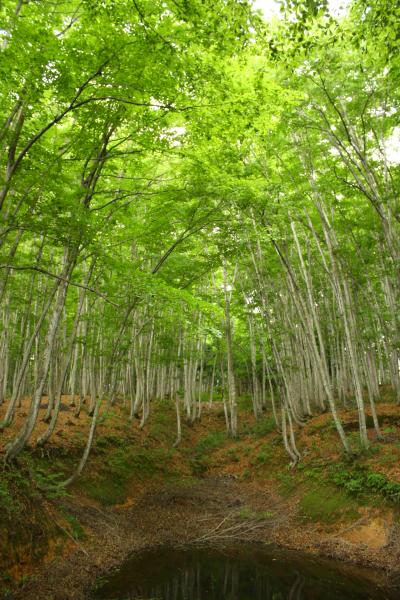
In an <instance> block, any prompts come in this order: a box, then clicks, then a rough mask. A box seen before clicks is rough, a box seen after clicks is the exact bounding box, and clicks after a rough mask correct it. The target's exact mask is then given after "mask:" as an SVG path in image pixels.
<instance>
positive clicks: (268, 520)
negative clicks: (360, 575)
mask: <svg viewBox="0 0 400 600" xmlns="http://www.w3.org/2000/svg"><path fill="white" fill-rule="evenodd" d="M70 509H71V511H73V512H74V514H75V515H77V516H78V517H79V521H80V523H81V524H82V525H83V526H84V528H85V530H86V532H87V539H86V540H85V541H84V542H82V541H80V542H75V547H74V548H73V547H72V546H71V544H69V545H68V546H69V547H68V550H67V552H66V556H65V557H64V558H63V559H60V558H57V559H53V560H52V561H51V562H48V564H47V565H46V568H45V569H42V572H40V573H39V574H38V575H37V577H36V578H34V579H32V580H31V581H30V582H28V583H27V584H26V585H25V586H24V587H23V589H21V590H20V591H19V592H16V593H14V594H13V595H12V596H11V597H12V598H14V599H15V600H19V599H21V600H22V598H23V599H24V600H38V598H46V599H47V600H83V599H87V598H89V597H90V590H91V588H93V586H94V585H95V582H96V579H97V578H98V577H99V576H100V575H102V574H104V573H105V572H107V571H109V570H110V569H112V568H113V567H115V566H117V565H119V564H120V563H121V562H122V561H123V560H124V559H125V558H126V557H127V556H128V555H129V554H131V553H132V552H134V551H139V550H143V549H146V548H149V547H154V546H157V545H161V544H173V545H178V544H187V543H202V542H205V541H208V542H213V543H214V542H224V541H228V540H229V541H232V539H233V540H236V541H239V540H243V541H249V540H252V541H257V542H262V543H267V544H268V543H276V544H278V545H280V546H283V547H286V548H291V549H297V550H302V551H306V552H309V553H313V554H318V555H322V556H326V557H330V558H335V559H340V560H346V561H347V562H352V563H354V564H360V565H362V566H364V567H365V566H367V565H368V566H370V567H373V568H376V569H383V570H384V571H385V572H386V573H389V574H392V575H393V574H395V573H396V572H397V568H398V564H399V558H400V545H399V539H400V538H399V532H398V531H397V528H396V527H395V526H393V523H390V521H384V520H382V519H381V518H380V517H377V518H375V519H372V520H369V521H367V522H366V521H365V519H367V517H365V518H364V520H363V521H362V522H360V523H355V524H354V525H353V526H352V527H351V528H349V529H344V531H343V533H341V532H340V531H339V532H338V533H337V534H335V535H332V534H324V533H323V531H322V530H321V528H320V527H314V528H310V527H309V526H299V524H298V523H297V522H296V518H295V517H296V503H295V502H293V500H291V501H283V500H282V499H281V498H280V497H278V496H276V495H274V494H273V493H272V492H270V491H268V490H265V489H261V488H260V487H259V486H257V485H254V484H251V483H248V484H243V483H239V482H237V481H235V479H233V478H232V477H229V476H228V477H219V478H206V479H203V480H199V481H197V482H193V481H190V482H189V483H185V481H183V482H182V483H181V484H180V485H177V484H174V485H171V486H166V487H162V488H157V487H155V488H153V489H148V490H146V491H145V492H143V493H142V494H141V495H140V496H139V497H137V498H136V500H135V501H134V502H132V501H131V502H128V503H127V504H126V505H124V506H120V507H113V508H110V507H108V508H106V509H104V508H99V507H96V506H93V505H90V504H88V503H85V502H81V503H77V502H76V501H74V502H73V503H72V504H71V506H70ZM260 515H261V516H260ZM370 576H371V578H372V579H374V580H375V581H376V580H380V581H382V579H383V578H384V573H383V572H382V573H381V574H379V572H375V571H373V570H371V571H370Z"/></svg>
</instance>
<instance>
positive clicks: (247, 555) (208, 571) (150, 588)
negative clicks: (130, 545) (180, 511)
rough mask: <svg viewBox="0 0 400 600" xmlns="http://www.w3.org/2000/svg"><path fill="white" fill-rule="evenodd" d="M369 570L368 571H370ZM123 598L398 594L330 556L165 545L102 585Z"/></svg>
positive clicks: (244, 599) (315, 599)
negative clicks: (328, 558)
mask: <svg viewBox="0 0 400 600" xmlns="http://www.w3.org/2000/svg"><path fill="white" fill-rule="evenodd" d="M364 575H365V573H364ZM95 597H96V598H102V599H110V600H111V599H119V600H128V599H129V600H138V599H139V598H140V599H146V600H149V599H151V600H378V599H379V600H395V599H398V598H399V597H400V594H399V590H397V591H396V590H391V589H384V588H382V587H379V586H378V585H376V584H374V583H371V581H369V580H367V579H365V578H364V577H363V573H362V572H360V571H359V570H358V571H355V570H354V569H348V568H346V567H343V566H338V565H336V564H332V563H331V562H327V561H320V560H311V559H309V558H305V557H304V556H299V555H297V554H293V553H288V552H282V551H277V550H274V551H272V550H265V549H263V548H260V547H259V546H249V545H246V546H234V547H231V548H228V549H227V548H224V549H223V550H222V549H218V548H207V549H205V548H196V549H193V548H191V549H186V550H184V549H179V550H177V549H172V548H162V549H159V550H158V551H157V552H154V551H153V552H146V553H145V554H142V555H141V556H140V557H137V558H134V559H131V560H130V561H128V562H127V563H126V564H125V565H124V566H123V568H122V569H121V570H120V571H119V572H118V573H114V574H113V575H112V576H110V578H109V579H108V580H107V582H106V583H105V584H104V585H103V586H102V588H101V589H99V590H98V592H97V594H96V596H95Z"/></svg>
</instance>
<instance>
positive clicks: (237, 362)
mask: <svg viewBox="0 0 400 600" xmlns="http://www.w3.org/2000/svg"><path fill="white" fill-rule="evenodd" d="M272 5H273V6H274V7H275V8H276V11H275V12H272V13H267V11H266V9H267V7H268V6H272ZM399 80H400V8H399V6H398V4H397V3H396V2H394V1H393V0H353V1H352V2H344V3H343V5H340V6H339V3H338V2H328V1H327V0H285V1H283V2H281V3H280V4H279V5H278V4H275V3H274V2H263V1H262V0H258V1H257V2H252V1H251V0H213V1H212V2H211V0H68V1H67V0H53V1H51V0H2V1H1V2H0V81H1V88H0V299H1V304H0V454H1V456H0V460H1V463H2V471H1V473H0V508H1V513H2V517H1V518H0V520H2V523H3V524H2V525H1V527H3V526H4V528H5V529H7V528H9V526H10V522H13V523H14V525H15V520H16V517H17V515H20V518H21V520H22V521H23V520H24V519H25V516H24V514H25V513H24V511H23V510H22V512H21V505H24V503H25V504H26V502H28V500H26V498H28V497H29V494H31V492H32V490H34V491H35V493H36V494H37V498H41V499H42V500H41V501H43V502H45V503H47V502H49V503H50V504H51V502H53V501H54V502H56V503H57V502H61V500H60V498H64V497H65V496H68V494H71V493H72V494H73V493H77V492H76V490H78V488H79V485H80V484H79V480H80V479H81V478H82V481H85V477H88V476H89V474H90V473H94V472H95V470H96V461H99V460H100V459H99V457H98V453H99V448H100V447H101V439H103V438H104V436H107V435H108V436H109V438H112V436H113V434H114V433H115V427H114V426H115V422H117V421H118V423H119V426H120V428H121V431H123V432H124V433H123V435H122V434H121V436H122V437H121V439H119V441H118V443H119V444H120V447H121V448H122V449H124V448H125V449H126V452H128V453H129V451H130V448H131V446H132V444H138V443H139V441H138V440H143V439H147V438H146V437H145V436H146V435H149V433H148V432H149V431H150V429H151V428H153V429H154V428H155V432H157V426H158V429H160V427H161V425H160V423H161V424H162V423H163V419H167V420H168V423H167V426H166V430H168V436H169V438H168V443H167V446H168V452H170V451H171V452H175V453H176V454H175V455H174V456H178V454H177V453H179V452H183V450H184V449H185V448H186V450H185V451H186V452H190V450H187V448H190V447H191V442H190V440H192V441H193V439H194V438H193V436H196V435H197V433H196V432H198V431H200V430H201V431H202V432H203V434H204V435H205V436H207V435H208V438H204V439H211V438H210V436H211V437H212V435H214V438H215V439H216V436H217V437H218V436H220V438H219V440H220V441H221V440H222V442H221V443H222V444H227V446H226V447H227V448H228V446H229V448H231V450H229V449H228V450H227V453H228V454H229V452H231V453H232V452H237V450H232V448H238V447H241V446H240V444H242V443H243V440H244V437H243V436H244V435H245V434H246V432H248V431H249V427H252V428H253V429H252V431H257V432H260V435H264V433H265V436H264V438H265V441H266V442H267V446H268V444H270V445H269V446H268V448H267V449H266V453H267V454H268V452H270V450H271V448H273V451H272V452H273V453H274V452H275V453H278V454H279V457H280V458H279V464H278V463H277V464H275V465H274V466H273V467H272V466H271V469H272V470H275V471H277V472H278V475H279V476H281V477H286V478H296V477H299V476H300V475H299V474H301V473H303V474H302V475H301V476H302V477H305V478H306V479H307V472H308V471H307V469H308V468H309V463H310V461H312V460H314V459H315V455H316V453H317V450H316V447H317V446H318V444H319V443H317V444H315V443H314V442H312V440H313V439H314V438H313V431H314V432H315V429H316V428H317V426H319V427H320V434H321V439H322V441H321V444H322V445H321V448H320V450H319V452H318V453H317V454H318V460H319V461H321V460H325V461H326V463H324V464H326V465H327V467H326V468H327V469H333V468H334V466H335V463H336V462H337V461H340V462H341V464H343V465H347V466H346V469H347V470H346V471H344V470H343V471H341V472H340V473H341V474H340V473H339V475H338V474H337V473H336V475H335V477H336V479H335V484H333V483H332V481H331V482H330V483H329V485H336V486H342V488H341V489H345V493H352V492H357V493H358V492H360V493H364V492H365V490H366V488H368V489H369V490H370V492H371V493H374V494H378V495H379V494H383V496H385V497H386V500H385V502H386V501H388V502H392V503H393V505H396V503H397V504H400V471H398V470H396V464H397V463H398V460H399V459H400V441H399V440H400V409H399V404H400V335H399V332H400V327H399V325H400V307H399V297H400V296H399V288H400V269H399V267H400V264H399V257H400V236H399V234H400V201H399V189H400V122H399V102H400V91H399V90H400V85H399V84H400V81H399ZM113 419H114V425H111V422H112V420H113ZM157 419H158V421H157ZM108 423H110V426H109V428H108ZM216 423H217V426H216ZM249 423H250V425H249ZM76 424H80V425H81V426H82V428H81V430H80V438H79V440H78V441H77V442H76V445H75V446H74V449H73V451H71V456H69V457H68V461H67V463H66V464H67V467H66V465H65V464H63V465H61V467H60V464H58V463H57V460H58V458H57V457H58V456H59V455H60V453H62V452H61V449H60V448H62V447H64V450H63V452H64V453H65V452H66V450H65V447H66V448H70V447H71V445H72V439H73V438H74V431H76V427H77V425H76ZM157 424H158V425H157ZM318 424H319V425H318ZM113 427H114V429H113ZM215 427H216V428H217V430H218V431H217V432H216V431H215ZM313 427H314V429H313ZM99 428H100V433H99ZM132 432H133V433H132ZM262 432H264V433H262ZM164 433H165V432H164ZM164 433H163V434H162V435H164ZM132 435H134V436H136V437H135V438H134V441H132V440H133V438H132V437H131V436H132ZM162 435H161V437H160V438H157V435H156V433H155V441H154V447H152V448H151V450H149V452H150V451H151V452H158V451H159V449H160V448H161V447H163V444H165V443H166V442H165V439H164V438H163V437H162ZM199 435H200V434H199ZM257 435H258V434H257ZM102 436H103V437H102ZM140 436H141V437H140ZM268 436H269V437H268ZM324 436H325V437H324ZM114 437H115V436H114ZM214 438H212V439H214ZM215 439H214V442H215ZM257 439H259V438H257ZM324 439H326V440H328V439H329V444H330V446H329V448H328V447H327V446H324ZM196 440H197V438H196ZM268 440H270V441H268ZM271 440H273V444H272V442H271ZM270 442H271V443H270ZM74 443H75V442H74ZM140 443H142V442H140ZM194 443H195V442H193V444H194ZM196 443H197V444H198V440H197V442H196ZM251 443H253V442H251V441H247V442H246V444H243V447H244V446H245V445H247V446H248V447H250V445H251ZM257 443H258V442H257ZM312 443H313V444H314V445H312ZM63 444H64V446H63ZM99 444H100V445H99ZM193 444H192V446H193ZM235 444H236V446H235ZM271 444H272V445H271ZM211 445H212V444H211ZM211 445H210V447H211ZM216 445H217V444H216V442H215V446H216ZM181 447H182V449H180V448H181ZM193 447H194V446H193ZM197 448H198V445H197ZM248 451H249V452H250V450H248ZM165 452H167V450H165ZM193 452H194V450H193ZM243 452H244V450H243ZM312 453H314V455H313V457H312V458H310V455H311V454H312ZM141 456H142V455H141ZM179 456H180V455H179ZM182 456H183V458H182V457H181V459H179V460H186V459H185V457H184V455H182ZM185 456H186V455H185ZM196 456H198V455H196ZM379 457H381V458H382V457H386V458H385V459H384V460H383V459H382V465H381V467H379V464H378V467H377V466H376V464H375V463H374V464H373V465H372V463H371V464H370V462H368V461H371V460H372V461H379ZM388 457H389V458H388ZM390 457H392V461H391V462H390ZM103 458H104V457H103ZM192 458H193V457H192ZM102 460H103V459H101V460H100V462H101V461H102ZM104 460H105V459H104ZM146 460H148V458H146V446H144V450H143V459H142V461H141V465H142V466H143V464H144V463H145V462H146ZM163 460H164V459H163V455H160V456H159V462H161V463H162V462H163ZM176 460H177V461H178V459H176ZM238 460H239V459H238ZM271 460H272V459H271ZM276 460H277V459H276ZM91 461H94V462H91ZM259 462H262V461H261V459H260V460H259ZM39 463H40V464H39ZM135 464H136V463H135ZM271 464H272V463H271ZM310 464H311V463H310ZM313 464H314V463H313ZM318 464H319V463H318ZM38 465H39V466H38ZM255 465H257V460H256V459H255V461H253V465H251V464H249V468H248V469H246V472H247V471H249V473H247V476H248V477H250V478H252V477H253V471H254V473H256V471H257V466H255ZM307 465H308V466H307ZM349 465H350V466H349ZM360 465H361V466H362V468H361V466H360ZM366 465H368V466H366ZM385 465H386V466H385ZM388 465H389V467H390V468H389V470H387V469H386V467H387V466H388ZM65 467H66V468H65ZM314 467H315V464H314ZM141 468H142V467H141ZM157 468H158V467H157ZM343 468H344V467H343ZM271 469H270V470H271ZM360 469H361V470H360ZM362 469H364V471H365V469H369V470H368V471H365V472H364V471H362ZM371 469H373V470H372V471H371ZM390 469H392V470H390ZM202 470H203V471H204V470H207V469H206V467H204V464H203V465H202ZM314 471H315V468H314ZM355 472H356V473H358V475H357V476H356V475H354V473H355ZM360 472H362V473H364V475H363V478H362V477H361V476H360V475H359V473H360ZM132 473H133V471H132ZM132 473H131V474H132ZM365 473H366V474H365ZM133 474H134V473H133ZM203 475H204V473H203ZM241 475H242V473H239V474H236V475H235V478H236V477H239V478H240V477H241ZM314 475H315V473H314ZM254 477H256V475H254ZM310 477H311V475H310ZM357 477H358V479H357ZM371 477H372V479H371ZM374 478H375V479H374ZM379 478H380V479H379ZM21 481H23V482H24V485H25V488H26V489H25V488H24V485H23V484H22V483H21ZM82 485H83V483H82ZM76 486H78V487H76ZM357 486H358V487H357ZM28 488H29V490H30V491H26V490H27V489H28ZM74 489H75V492H73V491H72V492H71V491H69V490H74ZM79 493H81V492H79ZM328 495H329V494H328ZM21 498H22V500H21ZM24 498H25V500H24ZM54 498H56V499H55V500H54ZM388 498H389V500H388ZM30 501H31V500H29V502H30ZM29 502H28V503H29ZM33 502H34V501H33ZM321 502H322V503H323V500H321ZM351 502H354V498H352V500H351ZM21 503H22V504H21ZM378 504H379V502H378ZM253 520H254V519H253ZM228 522H229V521H228ZM252 522H253V521H252ZM255 522H256V520H254V523H255ZM247 523H249V521H248V520H247ZM1 527H0V529H1ZM63 527H64V529H65V528H67V534H68V535H69V537H71V535H72V534H71V533H70V529H69V526H67V525H65V526H63ZM234 527H236V525H235V526H234ZM238 530H240V531H242V529H241V528H240V526H239V528H238ZM235 531H236V530H235ZM248 531H250V529H249V528H248V529H246V532H248ZM252 531H253V530H252ZM72 537H73V538H74V539H75V537H76V536H75V534H74V535H72ZM3 554H4V556H6V555H7V557H8V558H9V554H10V551H9V547H8V549H7V550H5V551H4V553H3ZM3 554H2V558H3V559H4V556H3ZM399 556H400V554H399ZM8 558H7V560H8ZM6 562H7V561H6ZM9 562H10V561H9ZM11 562H12V561H11ZM11 562H10V564H11ZM7 564H8V563H7ZM8 566H9V565H8ZM8 566H7V568H8ZM0 575H1V573H0ZM296 586H297V584H296ZM296 589H297V588H296ZM299 589H300V588H299ZM297 593H298V594H300V592H299V591H297ZM27 597H29V596H27ZM37 597H38V596H37V595H36V598H37ZM43 597H44V596H43ZM46 597H47V598H50V597H52V596H50V595H47V596H46ZM54 597H55V598H80V596H78V595H77V592H76V595H71V596H67V595H66V596H54ZM104 597H105V596H104ZM107 597H108V596H107ZM110 597H111V596H110ZM112 597H115V598H116V597H117V596H112ZM121 597H122V596H121ZM124 597H125V596H124ZM131 597H132V598H133V597H135V598H136V596H131ZM162 597H163V598H164V596H162ZM167 597H168V598H171V599H172V598H174V599H177V598H178V596H177V595H175V596H172V595H171V596H165V598H167ZM194 597H195V596H193V598H194ZM221 597H222V596H221ZM226 597H227V598H228V596H226ZM229 597H231V596H229ZM234 597H235V598H236V596H234ZM239 597H240V598H242V596H237V598H239ZM243 597H244V596H243ZM255 597H256V596H254V598H255ZM257 597H258V596H257ZM261 597H263V598H264V597H265V598H267V597H269V596H260V598H261ZM279 597H282V598H283V597H284V596H279ZM285 597H286V596H285ZM288 597H289V596H288ZM290 597H293V598H303V596H301V595H297V596H295V595H293V596H290ZM322 597H324V598H327V596H321V598H322ZM341 597H342V596H340V598H341ZM345 597H346V598H347V596H343V598H345ZM348 597H349V598H350V597H351V598H353V597H354V598H356V596H348ZM361 597H366V596H360V598H361ZM377 597H378V596H377ZM382 597H383V596H382ZM385 597H386V596H385ZM179 598H180V596H179ZM196 598H197V596H196ZM210 598H211V596H210ZM271 598H272V596H271ZM304 598H308V596H304ZM335 598H339V596H335ZM357 598H358V596H357Z"/></svg>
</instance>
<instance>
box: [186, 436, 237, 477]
mask: <svg viewBox="0 0 400 600" xmlns="http://www.w3.org/2000/svg"><path fill="white" fill-rule="evenodd" d="M227 439H228V437H227V434H226V432H225V431H215V432H212V433H209V434H207V435H206V436H204V437H203V438H201V439H200V440H199V441H198V442H197V444H196V445H195V446H194V448H191V449H190V457H189V464H190V467H191V471H192V474H193V475H203V474H204V473H206V471H207V470H208V468H209V467H210V466H211V464H212V453H213V452H214V450H217V449H218V448H220V447H221V446H223V444H225V443H226V441H227Z"/></svg>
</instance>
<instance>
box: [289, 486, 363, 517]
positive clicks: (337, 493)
mask: <svg viewBox="0 0 400 600" xmlns="http://www.w3.org/2000/svg"><path fill="white" fill-rule="evenodd" d="M299 512H300V517H301V518H302V519H303V520H304V521H312V522H321V523H326V524H332V523H335V522H336V521H340V520H347V521H354V520H356V519H358V518H359V517H360V515H359V513H358V511H357V503H356V502H355V501H354V499H352V498H350V496H349V494H347V493H346V492H345V491H344V490H339V489H337V488H335V487H334V486H333V485H323V484H320V485H318V486H312V487H311V488H310V489H308V490H307V491H306V492H305V493H304V494H303V495H302V497H301V498H300V502H299Z"/></svg>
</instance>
